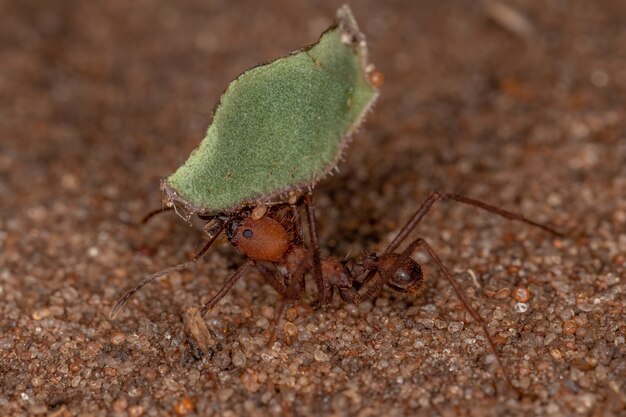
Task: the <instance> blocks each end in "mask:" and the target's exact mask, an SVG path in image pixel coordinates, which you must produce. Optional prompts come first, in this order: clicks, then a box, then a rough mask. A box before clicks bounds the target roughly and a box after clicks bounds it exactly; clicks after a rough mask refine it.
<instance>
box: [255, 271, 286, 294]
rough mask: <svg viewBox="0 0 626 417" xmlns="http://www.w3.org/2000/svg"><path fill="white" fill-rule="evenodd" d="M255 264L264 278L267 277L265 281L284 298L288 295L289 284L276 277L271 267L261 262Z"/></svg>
mask: <svg viewBox="0 0 626 417" xmlns="http://www.w3.org/2000/svg"><path fill="white" fill-rule="evenodd" d="M254 266H255V267H256V269H257V271H259V273H260V274H261V275H262V276H263V278H265V281H266V282H267V283H268V284H269V285H270V286H271V287H272V288H273V289H274V291H276V292H277V293H278V294H280V295H281V296H282V297H283V298H284V297H286V296H287V286H286V285H285V283H284V282H281V280H280V279H278V278H276V275H275V274H274V273H273V272H272V271H271V270H270V269H269V268H267V267H266V266H265V265H263V264H259V263H255V264H254Z"/></svg>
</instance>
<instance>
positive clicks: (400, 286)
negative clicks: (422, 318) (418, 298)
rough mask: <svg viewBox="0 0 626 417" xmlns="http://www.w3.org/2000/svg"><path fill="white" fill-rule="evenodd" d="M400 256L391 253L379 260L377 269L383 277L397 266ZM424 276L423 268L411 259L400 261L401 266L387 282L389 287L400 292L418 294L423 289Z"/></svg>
mask: <svg viewBox="0 0 626 417" xmlns="http://www.w3.org/2000/svg"><path fill="white" fill-rule="evenodd" d="M399 258H400V255H399V254H397V253H389V254H387V255H382V256H380V257H379V258H378V262H377V263H378V265H377V268H378V270H379V272H380V274H381V275H386V274H387V273H388V272H392V271H391V270H392V269H393V268H394V267H395V266H396V262H397V261H398V260H399ZM423 281H424V276H423V274H422V267H420V265H419V264H418V263H417V262H415V261H414V260H413V259H411V258H408V257H407V258H405V259H404V260H400V265H399V266H398V268H397V269H396V270H395V271H393V275H392V276H391V277H390V278H389V281H387V285H389V286H390V287H391V288H393V289H394V290H396V291H399V292H406V293H411V294H413V293H416V292H417V291H419V289H420V288H422V284H423Z"/></svg>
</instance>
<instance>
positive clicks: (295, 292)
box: [255, 264, 305, 348]
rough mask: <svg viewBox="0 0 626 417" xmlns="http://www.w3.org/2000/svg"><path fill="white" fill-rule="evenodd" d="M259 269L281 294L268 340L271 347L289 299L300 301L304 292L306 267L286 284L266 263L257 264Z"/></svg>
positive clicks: (299, 270) (292, 276)
mask: <svg viewBox="0 0 626 417" xmlns="http://www.w3.org/2000/svg"><path fill="white" fill-rule="evenodd" d="M255 266H256V268H257V270H258V271H259V272H260V273H261V275H263V277H264V278H265V280H266V281H267V282H268V283H269V284H270V285H271V286H272V288H274V290H276V292H277V293H279V294H280V295H281V299H280V304H279V305H278V311H277V312H276V315H275V316H274V319H273V320H272V324H271V329H272V330H271V333H270V337H269V340H268V342H267V347H268V348H269V347H271V346H272V345H273V344H274V342H275V341H276V334H277V333H278V325H279V324H280V319H281V317H282V315H283V313H284V310H285V307H286V306H287V303H288V302H289V301H298V300H299V299H300V298H301V297H302V295H303V294H304V290H305V286H304V268H303V267H302V265H300V267H299V268H298V270H297V271H296V272H295V273H294V274H293V275H291V276H290V277H289V279H290V281H289V283H288V285H287V286H286V285H285V284H284V282H281V280H280V279H278V278H277V277H276V275H275V274H273V273H272V272H271V271H270V270H269V269H268V268H267V267H266V266H265V265H260V264H256V265H255Z"/></svg>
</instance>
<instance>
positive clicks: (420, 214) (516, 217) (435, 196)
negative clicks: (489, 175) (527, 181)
mask: <svg viewBox="0 0 626 417" xmlns="http://www.w3.org/2000/svg"><path fill="white" fill-rule="evenodd" d="M441 199H444V200H452V201H456V202H459V203H462V204H466V205H468V206H473V207H477V208H479V209H482V210H485V211H488V212H490V213H493V214H496V215H498V216H501V217H504V218H506V219H508V220H513V221H519V222H522V223H526V224H528V225H530V226H533V227H538V228H540V229H542V230H545V231H547V232H549V233H551V234H553V235H556V236H563V233H561V232H559V231H558V230H556V229H554V228H552V227H550V226H548V225H545V224H543V223H538V222H535V221H532V220H530V219H528V218H526V217H524V216H522V215H521V214H519V213H515V212H512V211H508V210H504V209H501V208H499V207H496V206H493V205H491V204H487V203H484V202H482V201H479V200H474V199H473V198H469V197H465V196H464V195H461V194H454V193H448V194H446V193H440V192H438V191H434V192H431V193H430V194H429V195H428V197H426V200H424V202H423V203H422V205H421V206H420V207H419V208H418V209H417V211H416V212H415V213H414V214H413V216H411V218H410V219H409V221H408V222H407V223H406V224H405V225H404V227H402V229H400V231H399V232H398V234H397V235H396V237H395V238H394V239H393V240H392V241H391V243H390V244H389V246H387V248H386V249H385V251H384V252H383V255H386V254H389V253H391V252H393V251H395V250H396V249H397V248H398V246H400V245H401V244H402V242H404V240H405V239H406V238H407V237H408V236H409V234H410V233H411V232H412V231H413V229H415V227H417V225H418V224H419V223H420V222H421V221H422V219H423V218H424V216H426V214H427V213H428V212H429V211H430V209H431V208H432V207H433V205H434V204H435V202H437V201H438V200H441ZM375 274H376V271H374V270H372V271H369V272H368V273H367V275H366V276H365V278H363V280H362V281H361V283H362V284H363V285H365V284H366V283H367V282H369V281H370V280H371V279H372V278H373V277H374V275H375Z"/></svg>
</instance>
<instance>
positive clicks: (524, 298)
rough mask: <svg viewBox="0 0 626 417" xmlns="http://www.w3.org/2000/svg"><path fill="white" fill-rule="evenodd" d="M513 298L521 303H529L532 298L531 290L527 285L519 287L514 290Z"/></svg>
mask: <svg viewBox="0 0 626 417" xmlns="http://www.w3.org/2000/svg"><path fill="white" fill-rule="evenodd" d="M513 298H515V299H516V300H517V301H519V302H520V303H527V302H528V300H530V291H529V290H528V289H527V288H525V287H517V288H515V289H514V290H513Z"/></svg>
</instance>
